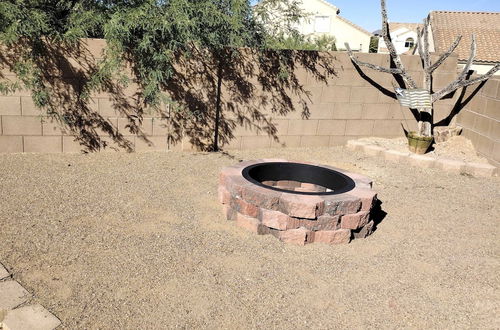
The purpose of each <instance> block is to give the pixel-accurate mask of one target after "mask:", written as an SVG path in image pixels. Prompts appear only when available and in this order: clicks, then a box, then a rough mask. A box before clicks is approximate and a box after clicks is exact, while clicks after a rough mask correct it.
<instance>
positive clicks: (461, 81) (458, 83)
mask: <svg viewBox="0 0 500 330" xmlns="http://www.w3.org/2000/svg"><path fill="white" fill-rule="evenodd" d="M471 39H472V40H471V45H470V54H469V59H468V60H467V63H466V64H465V66H464V68H463V70H462V72H461V73H460V75H459V76H458V78H457V79H455V80H454V81H453V82H451V83H450V84H449V85H448V86H446V87H445V88H443V89H441V90H440V91H438V92H436V93H434V94H432V102H433V103H434V102H436V101H438V100H440V99H442V98H443V97H444V96H445V95H448V94H450V93H452V92H454V91H456V90H457V89H458V88H460V87H464V86H468V85H471V84H472V83H469V84H467V82H469V81H470V80H467V81H466V80H465V77H466V76H467V73H468V72H469V71H470V68H471V66H472V63H474V57H475V56H476V38H475V37H474V35H472V38H471ZM495 67H496V66H495ZM495 67H493V68H492V70H493V69H494V68H495ZM497 70H498V69H497ZM490 71H491V70H490ZM490 71H488V73H489V72H490ZM494 72H496V70H495V71H494ZM494 72H493V73H494ZM488 73H486V74H485V75H487V74H488ZM493 73H492V74H493ZM478 81H481V80H478Z"/></svg>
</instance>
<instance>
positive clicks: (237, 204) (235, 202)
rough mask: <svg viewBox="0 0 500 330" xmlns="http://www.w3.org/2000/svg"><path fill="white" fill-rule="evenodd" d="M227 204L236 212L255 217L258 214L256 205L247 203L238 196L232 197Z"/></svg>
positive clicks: (258, 210)
mask: <svg viewBox="0 0 500 330" xmlns="http://www.w3.org/2000/svg"><path fill="white" fill-rule="evenodd" d="M229 205H230V207H231V208H232V209H233V210H235V211H236V212H239V213H241V214H244V215H248V216H249V217H252V218H257V217H258V216H259V212H260V209H259V208H258V207H257V206H255V205H252V204H250V203H247V202H246V201H245V200H243V199H241V198H240V197H238V196H236V197H232V198H231V199H230V202H229Z"/></svg>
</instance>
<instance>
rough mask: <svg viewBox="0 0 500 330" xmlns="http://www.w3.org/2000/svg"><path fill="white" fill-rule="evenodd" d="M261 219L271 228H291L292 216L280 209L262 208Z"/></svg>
mask: <svg viewBox="0 0 500 330" xmlns="http://www.w3.org/2000/svg"><path fill="white" fill-rule="evenodd" d="M259 219H260V221H261V222H262V224H263V225H264V226H267V227H269V228H274V229H279V230H286V229H289V227H288V226H289V222H291V221H292V220H291V219H290V217H289V216H288V215H286V214H284V213H281V212H279V211H272V210H266V209H260V214H259Z"/></svg>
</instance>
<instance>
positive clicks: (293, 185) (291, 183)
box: [276, 180, 301, 189]
mask: <svg viewBox="0 0 500 330" xmlns="http://www.w3.org/2000/svg"><path fill="white" fill-rule="evenodd" d="M276 185H277V186H280V187H282V189H287V188H288V189H290V188H296V187H300V186H301V183H300V182H298V181H291V180H279V181H276Z"/></svg>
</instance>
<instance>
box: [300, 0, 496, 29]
mask: <svg viewBox="0 0 500 330" xmlns="http://www.w3.org/2000/svg"><path fill="white" fill-rule="evenodd" d="M303 1H308V0H303ZM327 1H328V2H330V3H331V4H333V5H335V6H336V7H337V8H339V9H340V16H342V17H345V18H347V19H348V20H350V21H351V22H353V23H355V24H357V25H359V26H361V27H363V28H364V29H366V30H368V31H370V32H373V31H375V30H378V29H380V28H381V18H380V1H379V0H327ZM386 4H387V14H388V17H389V22H405V23H420V22H422V20H423V19H424V18H425V17H426V16H427V15H428V14H429V12H430V11H431V10H449V11H493V12H500V0H386Z"/></svg>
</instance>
